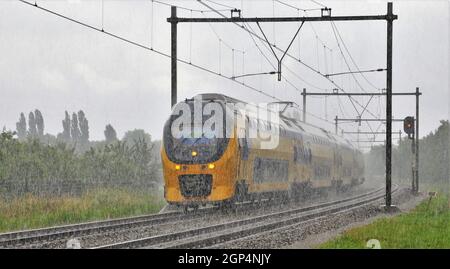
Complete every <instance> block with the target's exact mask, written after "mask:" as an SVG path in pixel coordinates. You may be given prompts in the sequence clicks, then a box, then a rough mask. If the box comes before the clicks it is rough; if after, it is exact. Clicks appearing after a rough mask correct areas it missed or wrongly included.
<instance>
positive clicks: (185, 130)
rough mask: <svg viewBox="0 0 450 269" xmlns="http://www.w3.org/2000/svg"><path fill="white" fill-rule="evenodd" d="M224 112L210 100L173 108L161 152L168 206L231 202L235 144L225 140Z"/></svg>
mask: <svg viewBox="0 0 450 269" xmlns="http://www.w3.org/2000/svg"><path fill="white" fill-rule="evenodd" d="M199 107H200V108H199ZM225 111H226V109H225V106H224V104H223V103H220V102H214V101H211V100H208V101H194V100H193V99H191V100H186V101H184V102H181V103H179V104H177V105H176V106H175V107H174V109H173V111H172V114H171V116H170V118H169V119H168V120H167V122H166V124H165V126H164V136H163V145H162V149H161V158H162V164H163V175H164V197H165V199H166V201H167V202H168V203H169V204H171V205H176V206H183V207H185V208H187V207H193V208H198V206H200V205H206V204H218V203H222V202H226V201H230V200H231V199H232V198H233V196H234V190H235V177H236V173H237V171H236V170H237V168H236V167H237V143H236V140H235V139H233V138H229V137H226V136H227V135H226V131H225V128H226V127H225V126H226V119H227V117H228V116H227V114H226V112H225ZM199 113H201V115H200V116H199Z"/></svg>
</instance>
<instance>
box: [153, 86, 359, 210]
mask: <svg viewBox="0 0 450 269" xmlns="http://www.w3.org/2000/svg"><path fill="white" fill-rule="evenodd" d="M196 98H197V99H196ZM195 100H201V101H199V102H198V104H201V108H200V111H202V109H204V108H205V106H206V105H207V104H214V105H216V106H217V107H220V108H222V109H223V111H224V113H223V115H221V116H222V117H223V119H224V121H226V122H227V123H229V122H232V123H231V127H224V126H217V125H216V126H215V127H216V128H222V129H223V134H225V133H226V131H225V129H227V128H228V129H227V131H228V133H229V134H231V135H229V136H226V135H224V136H223V137H211V136H207V135H205V134H204V133H202V134H201V136H200V137H198V138H192V137H184V136H179V137H176V136H174V134H173V128H174V127H173V126H174V123H176V121H177V118H179V117H180V115H181V114H182V112H179V111H181V109H179V108H180V107H184V108H186V107H188V108H191V109H193V110H195V109H194V106H195V104H196V103H195ZM230 104H232V105H236V104H245V105H248V104H246V103H244V102H242V101H239V100H236V99H234V98H231V97H227V96H225V95H221V94H201V95H198V96H195V97H194V98H193V99H187V100H185V101H183V102H180V103H178V104H177V105H176V106H175V107H174V109H173V112H172V115H171V117H170V118H169V119H168V120H167V122H166V124H165V126H164V135H163V143H162V149H161V157H162V164H163V175H164V184H165V185H164V197H165V199H166V200H167V202H168V203H169V204H171V205H177V206H183V207H185V208H186V209H187V208H188V207H192V208H198V206H199V205H205V204H224V203H230V202H235V201H244V200H255V199H256V200H258V199H261V198H267V197H274V196H278V195H282V196H284V197H289V198H297V197H301V196H305V195H308V193H309V192H311V191H312V190H316V189H329V188H333V189H337V190H339V189H343V188H348V187H351V186H354V185H358V184H361V183H362V182H363V181H364V163H363V156H362V153H361V152H360V151H358V150H356V149H355V148H354V147H353V146H352V145H351V143H350V142H349V141H347V140H345V139H344V138H342V137H340V136H336V135H333V134H331V133H330V132H327V131H326V130H324V129H322V128H319V127H316V126H313V125H310V124H307V123H303V122H301V121H300V120H299V115H300V114H299V111H298V109H297V108H296V106H295V104H294V103H291V102H276V103H271V104H269V106H268V107H269V109H268V110H270V108H271V107H276V108H277V109H278V110H277V112H276V113H277V115H278V116H279V117H278V120H277V121H276V122H274V121H272V120H262V119H260V118H258V117H255V116H253V115H251V113H246V112H245V109H242V106H241V107H239V106H229V105H230ZM228 107H231V108H232V109H227V108H228ZM176 111H178V112H176ZM272 112H273V111H272ZM189 113H191V112H189ZM216 113H217V112H216ZM210 115H212V113H211V114H210ZM185 116H186V115H185ZM188 116H190V119H191V122H187V123H186V122H185V123H184V125H182V128H189V127H193V126H194V125H196V124H197V122H195V121H194V118H195V117H196V116H195V115H194V112H192V114H191V115H188ZM216 116H217V115H216ZM197 119H198V118H197ZM230 119H231V120H230ZM188 120H189V117H188ZM206 121H207V118H205V116H204V115H202V116H201V119H200V122H201V123H202V124H206ZM194 122H195V123H194ZM239 123H241V124H239ZM242 123H244V124H242ZM189 125H190V126H189ZM228 126H229V125H228ZM222 129H221V132H222ZM256 129H257V130H259V131H260V132H261V134H263V133H265V135H266V136H265V137H264V138H266V137H268V135H278V141H277V142H278V143H277V144H276V146H273V147H272V148H264V147H262V143H263V142H264V141H265V140H264V139H263V138H261V137H263V135H260V136H257V137H253V136H251V135H249V134H250V133H251V131H252V130H256Z"/></svg>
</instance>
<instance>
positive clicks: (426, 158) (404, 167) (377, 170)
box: [366, 120, 450, 188]
mask: <svg viewBox="0 0 450 269" xmlns="http://www.w3.org/2000/svg"><path fill="white" fill-rule="evenodd" d="M394 137H395V136H394ZM449 138H450V133H449V121H448V120H447V121H441V125H440V126H439V127H438V129H437V130H436V131H435V132H432V133H430V134H428V135H427V136H425V137H423V138H422V139H420V141H419V150H420V156H419V173H420V184H423V183H427V184H430V185H447V188H450V186H449V185H448V184H449V166H450V165H449V164H450V159H449V156H450V155H449V143H450V141H449ZM411 158H412V154H411V140H409V139H407V138H406V137H402V141H401V142H400V144H399V145H398V146H395V147H393V148H392V175H393V176H394V177H395V178H398V179H403V181H404V182H409V181H410V180H409V178H410V177H411V162H412V159H411ZM384 165H385V148H384V146H376V147H373V148H372V149H371V151H370V152H369V153H368V154H367V155H366V173H367V174H368V175H372V176H376V175H378V176H383V175H384V171H385V169H384Z"/></svg>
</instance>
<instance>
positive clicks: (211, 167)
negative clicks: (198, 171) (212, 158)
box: [208, 163, 216, 169]
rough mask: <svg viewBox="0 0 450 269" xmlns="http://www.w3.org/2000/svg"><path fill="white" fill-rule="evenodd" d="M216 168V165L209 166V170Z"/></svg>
mask: <svg viewBox="0 0 450 269" xmlns="http://www.w3.org/2000/svg"><path fill="white" fill-rule="evenodd" d="M215 167H216V165H215V164H213V163H210V164H208V168H209V169H214V168H215Z"/></svg>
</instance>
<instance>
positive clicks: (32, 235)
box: [0, 200, 271, 248]
mask: <svg viewBox="0 0 450 269" xmlns="http://www.w3.org/2000/svg"><path fill="white" fill-rule="evenodd" d="M270 202H271V201H269V200H264V201H262V204H259V205H258V206H261V205H262V206H267V205H268V204H270ZM253 206H255V204H252V203H247V202H245V203H240V204H238V205H237V208H236V209H237V210H242V209H246V208H251V207H253ZM216 211H217V207H208V208H202V209H199V210H198V211H196V212H191V213H189V214H185V213H182V212H178V211H177V212H167V213H158V214H150V215H143V216H137V217H130V218H119V219H111V220H105V221H93V222H85V223H79V224H71V225H63V226H55V227H49V228H42V229H33V230H25V231H18V232H9V233H2V234H0V248H16V247H21V246H32V245H33V244H42V243H47V242H50V241H56V240H64V239H65V240H69V239H71V238H79V237H84V236H89V235H95V234H101V233H106V232H109V231H115V230H125V229H132V228H136V227H142V226H152V225H160V224H165V223H170V222H176V221H185V220H192V219H196V218H200V217H201V216H203V215H204V214H209V213H212V212H216Z"/></svg>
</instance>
